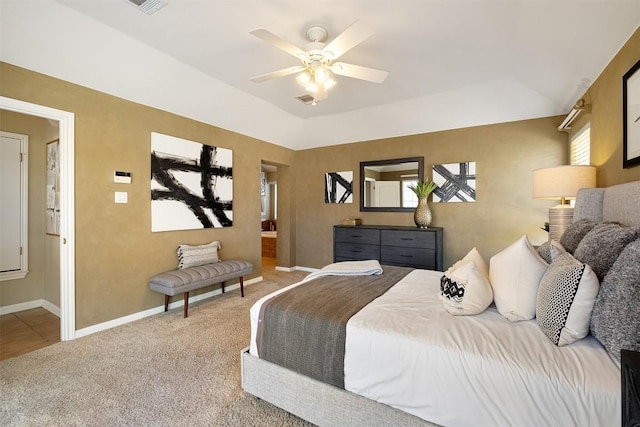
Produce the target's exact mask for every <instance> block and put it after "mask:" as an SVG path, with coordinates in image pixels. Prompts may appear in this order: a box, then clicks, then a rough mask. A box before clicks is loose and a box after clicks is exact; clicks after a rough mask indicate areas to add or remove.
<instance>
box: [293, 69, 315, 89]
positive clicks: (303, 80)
mask: <svg viewBox="0 0 640 427" xmlns="http://www.w3.org/2000/svg"><path fill="white" fill-rule="evenodd" d="M311 80H312V76H311V73H310V72H309V70H304V71H303V72H301V73H299V74H298V75H297V76H296V81H297V82H298V83H299V84H300V86H302V87H306V86H307V85H308V84H309V82H310V81H311Z"/></svg>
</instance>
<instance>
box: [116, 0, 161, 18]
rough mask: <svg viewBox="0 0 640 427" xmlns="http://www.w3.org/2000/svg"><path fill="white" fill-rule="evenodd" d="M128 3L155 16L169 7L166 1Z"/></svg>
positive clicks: (133, 0) (151, 0) (154, 0)
mask: <svg viewBox="0 0 640 427" xmlns="http://www.w3.org/2000/svg"><path fill="white" fill-rule="evenodd" d="M125 1H126V2H127V3H129V4H131V5H132V6H134V7H135V8H136V9H139V10H141V11H143V12H144V13H146V14H147V15H153V14H154V13H156V12H157V11H159V10H160V9H162V8H163V7H165V6H166V5H167V2H166V1H165V0H125Z"/></svg>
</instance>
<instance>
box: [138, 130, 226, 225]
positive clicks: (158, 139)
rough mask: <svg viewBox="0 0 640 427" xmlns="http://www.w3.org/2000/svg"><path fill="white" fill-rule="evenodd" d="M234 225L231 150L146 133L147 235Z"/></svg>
mask: <svg viewBox="0 0 640 427" xmlns="http://www.w3.org/2000/svg"><path fill="white" fill-rule="evenodd" d="M232 225H233V152H232V151H231V150H229V149H226V148H220V147H213V146H210V145H204V144H200V143H198V142H193V141H188V140H186V139H181V138H176V137H173V136H168V135H163V134H160V133H155V132H153V133H151V231H152V232H156V231H172V230H195V229H202V228H218V227H230V226H232Z"/></svg>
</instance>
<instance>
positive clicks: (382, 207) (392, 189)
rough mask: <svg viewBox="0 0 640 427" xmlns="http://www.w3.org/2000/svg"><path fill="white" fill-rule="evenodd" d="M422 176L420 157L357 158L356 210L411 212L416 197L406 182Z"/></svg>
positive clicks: (416, 179)
mask: <svg viewBox="0 0 640 427" xmlns="http://www.w3.org/2000/svg"><path fill="white" fill-rule="evenodd" d="M420 179H424V157H407V158H404V159H392V160H374V161H368V162H360V210H361V211H368V212H413V211H414V210H415V208H416V206H417V205H418V198H417V197H416V195H415V194H414V193H413V191H411V190H410V189H409V185H411V184H415V183H416V182H417V181H418V180H420Z"/></svg>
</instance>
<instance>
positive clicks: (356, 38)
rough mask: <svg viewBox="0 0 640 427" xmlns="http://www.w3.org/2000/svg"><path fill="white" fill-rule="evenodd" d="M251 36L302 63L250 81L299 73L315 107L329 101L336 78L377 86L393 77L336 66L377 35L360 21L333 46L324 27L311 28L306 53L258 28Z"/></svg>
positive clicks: (364, 69) (307, 32) (350, 67)
mask: <svg viewBox="0 0 640 427" xmlns="http://www.w3.org/2000/svg"><path fill="white" fill-rule="evenodd" d="M250 33H251V34H253V35H254V36H256V37H258V38H260V39H262V40H264V41H266V42H268V43H271V44H272V45H274V46H275V47H277V48H279V49H282V50H283V51H285V52H287V53H288V54H290V55H292V56H295V57H296V58H298V59H299V60H300V62H301V63H302V64H301V65H296V66H294V67H288V68H284V69H282V70H278V71H273V72H271V73H266V74H261V75H259V76H256V77H252V78H251V79H250V80H251V81H252V82H255V83H260V82H264V81H266V80H271V79H275V78H277V77H284V76H288V75H291V74H296V73H298V75H297V76H296V80H297V81H298V83H300V84H301V85H302V86H303V87H304V88H305V89H307V90H308V91H309V92H311V94H312V95H313V100H314V104H315V102H316V101H322V100H324V99H326V98H327V90H329V88H331V87H333V86H334V85H335V84H336V82H335V80H334V79H333V75H334V74H337V75H340V76H346V77H352V78H354V79H360V80H366V81H369V82H374V83H382V82H383V81H384V80H385V79H386V78H387V75H388V74H389V73H388V72H387V71H381V70H376V69H374V68H368V67H362V66H360V65H354V64H347V63H345V62H334V61H335V60H336V59H338V58H339V57H341V56H342V55H343V54H344V53H346V52H347V51H349V50H350V49H352V48H354V47H355V46H357V45H358V44H360V43H362V42H363V41H364V40H366V39H368V38H369V37H371V36H372V35H373V31H371V30H369V29H368V28H366V27H364V26H363V25H362V24H360V23H359V22H358V21H356V22H354V23H353V24H351V26H349V28H347V29H346V30H345V31H343V32H342V34H340V35H338V36H337V37H336V38H335V39H333V40H332V41H331V42H330V43H329V44H326V40H327V36H328V33H327V30H326V29H324V28H323V27H320V26H313V27H310V28H309V29H307V31H306V33H305V35H306V37H307V39H308V40H309V43H308V44H307V46H306V47H305V48H306V50H302V49H300V48H299V47H297V46H294V45H293V44H291V43H289V42H287V41H285V40H283V39H281V38H280V37H278V36H276V35H274V34H273V33H271V32H269V31H267V30H265V29H264V28H258V29H256V30H253V31H251V32H250Z"/></svg>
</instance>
